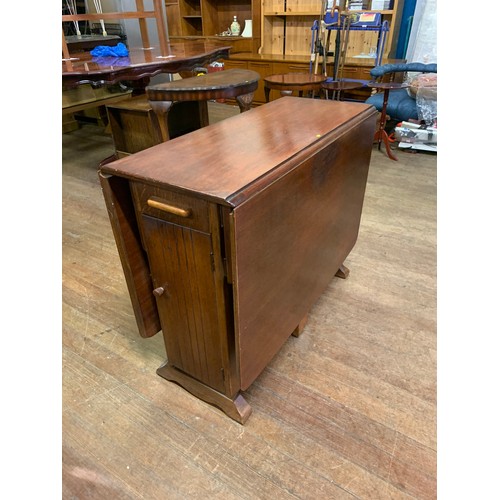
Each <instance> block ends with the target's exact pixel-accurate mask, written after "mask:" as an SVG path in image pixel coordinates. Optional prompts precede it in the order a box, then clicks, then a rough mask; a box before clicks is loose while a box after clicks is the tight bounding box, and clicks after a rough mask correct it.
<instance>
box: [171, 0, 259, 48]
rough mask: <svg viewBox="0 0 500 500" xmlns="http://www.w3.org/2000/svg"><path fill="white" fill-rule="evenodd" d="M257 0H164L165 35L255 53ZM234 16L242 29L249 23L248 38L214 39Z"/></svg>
mask: <svg viewBox="0 0 500 500" xmlns="http://www.w3.org/2000/svg"><path fill="white" fill-rule="evenodd" d="M260 1H261V0H167V1H166V3H165V6H166V12H167V23H168V32H169V36H170V39H171V40H173V41H175V39H193V38H194V39H198V38H203V39H207V38H209V39H210V40H211V41H214V40H218V41H220V42H221V43H223V44H224V45H231V46H232V47H233V52H257V51H258V49H259V47H260V45H261V41H260V28H261V17H260V6H261V4H260ZM234 16H236V17H237V19H238V22H239V23H240V25H241V31H243V29H244V28H245V21H246V20H247V19H248V20H251V21H252V37H251V38H248V37H245V38H244V37H241V36H236V37H235V36H218V34H220V33H222V32H223V31H226V30H227V29H228V28H229V27H230V25H231V23H232V22H233V17H234Z"/></svg>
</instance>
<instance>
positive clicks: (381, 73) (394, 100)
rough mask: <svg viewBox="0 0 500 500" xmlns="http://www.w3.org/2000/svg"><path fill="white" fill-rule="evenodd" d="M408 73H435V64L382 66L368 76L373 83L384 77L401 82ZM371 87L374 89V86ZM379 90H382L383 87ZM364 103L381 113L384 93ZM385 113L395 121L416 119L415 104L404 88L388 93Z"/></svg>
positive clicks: (394, 89)
mask: <svg viewBox="0 0 500 500" xmlns="http://www.w3.org/2000/svg"><path fill="white" fill-rule="evenodd" d="M409 72H416V73H437V64H423V63H419V62H414V63H407V64H401V63H399V64H383V65H381V66H377V67H375V68H373V69H372V70H371V71H370V75H371V76H372V79H373V80H375V81H381V80H382V78H384V77H385V78H387V77H388V78H390V79H392V80H399V81H402V80H403V79H404V78H405V76H406V73H409ZM373 87H374V88H375V86H373ZM379 88H380V89H381V90H384V87H379ZM365 102H366V103H367V104H371V105H372V106H375V108H376V109H377V110H378V111H380V112H382V109H383V107H384V92H379V93H376V94H374V95H372V96H370V97H369V98H368V99H367V100H366V101H365ZM385 111H386V113H387V115H389V116H390V117H391V119H392V120H396V121H407V120H409V119H414V120H416V119H418V113H417V103H416V101H415V99H414V98H413V97H411V96H410V95H409V94H408V91H407V89H406V88H400V89H398V88H393V89H392V90H391V91H390V94H389V96H388V101H387V104H386V110H385Z"/></svg>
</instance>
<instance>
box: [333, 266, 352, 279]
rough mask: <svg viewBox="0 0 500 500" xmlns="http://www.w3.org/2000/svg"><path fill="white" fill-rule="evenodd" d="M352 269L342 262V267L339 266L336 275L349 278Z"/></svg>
mask: <svg viewBox="0 0 500 500" xmlns="http://www.w3.org/2000/svg"><path fill="white" fill-rule="evenodd" d="M350 272H351V271H350V270H349V268H348V267H345V266H344V264H342V265H341V266H340V267H339V270H338V271H337V272H336V273H335V276H337V278H342V279H343V280H345V279H347V276H349V273H350Z"/></svg>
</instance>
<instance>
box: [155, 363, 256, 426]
mask: <svg viewBox="0 0 500 500" xmlns="http://www.w3.org/2000/svg"><path fill="white" fill-rule="evenodd" d="M156 373H157V374H158V375H160V377H163V378H164V379H166V380H169V381H170V382H175V383H176V384H179V385H180V386H181V387H183V388H184V389H186V391H188V392H190V393H191V394H193V395H194V396H196V397H197V398H199V399H201V400H203V401H205V402H206V403H209V404H211V405H213V406H216V407H217V408H219V409H220V410H222V411H223V412H224V413H225V414H226V415H227V416H228V417H230V418H232V419H233V420H236V422H238V423H240V424H244V423H245V422H246V421H247V420H248V417H249V416H250V414H251V413H252V407H251V406H250V405H249V404H248V403H247V402H246V401H245V398H243V396H242V395H241V394H240V393H238V394H236V396H235V397H234V399H231V398H230V397H228V396H225V395H224V394H221V393H220V392H218V391H216V390H215V389H212V388H211V387H208V386H207V385H205V384H203V383H202V382H199V381H198V380H195V379H194V378H192V377H190V376H189V375H187V374H185V373H183V372H181V371H180V370H178V369H177V368H175V367H173V366H170V365H169V364H168V362H166V363H165V364H163V365H162V366H160V368H158V370H156Z"/></svg>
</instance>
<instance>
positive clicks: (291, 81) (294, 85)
mask: <svg viewBox="0 0 500 500" xmlns="http://www.w3.org/2000/svg"><path fill="white" fill-rule="evenodd" d="M325 80H326V76H323V75H312V74H310V73H285V74H281V75H270V76H266V77H265V78H264V94H265V98H266V102H269V95H270V93H271V90H278V91H279V92H280V95H281V96H284V95H292V92H294V91H296V92H298V94H299V97H302V96H303V94H304V92H311V93H312V94H313V96H314V94H315V93H319V91H320V90H321V84H322V83H323V82H324V81H325Z"/></svg>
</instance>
